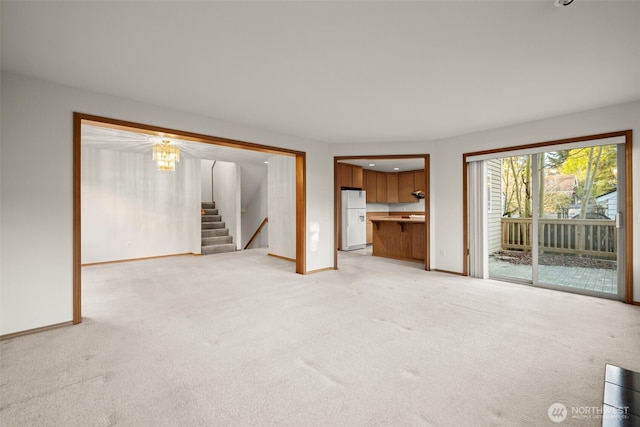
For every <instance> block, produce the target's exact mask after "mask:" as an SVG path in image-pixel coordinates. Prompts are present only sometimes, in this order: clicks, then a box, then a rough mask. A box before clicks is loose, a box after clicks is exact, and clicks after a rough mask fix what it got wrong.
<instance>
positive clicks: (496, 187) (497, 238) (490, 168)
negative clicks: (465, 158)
mask: <svg viewBox="0 0 640 427" xmlns="http://www.w3.org/2000/svg"><path fill="white" fill-rule="evenodd" d="M500 165H501V160H500V159H491V160H487V175H488V177H487V179H488V181H487V184H488V187H489V188H488V189H487V191H488V192H489V195H488V197H489V203H488V206H487V223H488V224H487V228H488V234H489V253H490V254H492V253H494V252H496V251H499V250H500V249H501V240H502V237H501V234H502V229H501V222H500V220H501V218H502V175H501V167H500Z"/></svg>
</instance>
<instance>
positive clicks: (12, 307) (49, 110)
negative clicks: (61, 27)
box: [0, 72, 333, 335]
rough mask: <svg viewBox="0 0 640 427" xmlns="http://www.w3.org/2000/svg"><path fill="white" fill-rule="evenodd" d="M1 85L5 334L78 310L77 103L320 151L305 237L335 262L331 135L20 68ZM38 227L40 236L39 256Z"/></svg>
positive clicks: (321, 258)
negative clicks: (236, 120) (325, 137)
mask: <svg viewBox="0 0 640 427" xmlns="http://www.w3.org/2000/svg"><path fill="white" fill-rule="evenodd" d="M0 87H1V90H0V111H1V117H0V132H1V134H0V138H1V140H2V146H1V150H2V154H1V155H0V159H1V162H2V163H1V164H0V174H1V178H0V183H1V188H0V195H1V198H2V200H1V202H2V203H1V204H0V233H1V235H2V240H1V242H0V265H1V266H2V269H1V272H0V299H1V301H0V334H2V335H4V334H9V333H13V332H18V331H23V330H28V329H32V328H38V327H42V326H47V325H52V324H56V323H61V322H67V321H70V320H72V318H73V310H72V290H73V283H72V281H73V280H72V279H73V275H72V266H73V259H72V255H73V247H72V246H73V245H72V243H73V200H72V195H73V191H72V183H73V178H72V174H73V164H72V159H73V156H72V147H73V144H72V136H73V129H72V118H73V117H72V113H73V112H74V111H77V112H81V113H86V114H94V115H97V116H104V117H109V118H114V119H120V120H128V121H131V122H136V123H143V124H148V125H154V126H161V127H166V128H170V129H176V130H182V131H188V132H194V133H200V134H204V135H214V136H219V137H223V138H231V139H237V140H241V141H248V142H254V143H258V144H264V145H270V146H275V147H282V148H288V149H293V150H298V151H302V152H306V153H307V157H308V158H313V159H314V161H313V162H307V212H306V214H307V241H308V242H309V241H311V239H312V237H313V236H317V242H316V244H315V245H314V246H312V245H307V253H306V255H307V270H314V269H322V268H327V267H332V266H333V250H332V249H333V232H332V230H333V202H332V200H333V193H332V191H333V183H332V180H331V179H327V172H329V174H330V173H331V170H332V166H331V165H332V162H333V160H332V158H331V157H330V155H329V148H328V145H327V144H324V143H319V142H317V141H310V140H305V139H303V138H298V137H293V136H290V135H283V134H278V133H275V132H269V131H265V130H260V129H255V128H251V127H247V126H241V125H236V124H232V123H227V122H223V121H220V120H215V119H212V118H211V117H205V116H198V115H194V114H189V113H185V112H181V111H175V110H171V109H168V108H161V107H157V106H153V105H149V104H144V103H141V102H136V101H132V100H128V99H124V98H118V97H114V96H110V95H105V94H100V93H96V92H89V91H85V90H81V89H75V88H71V87H67V86H62V85H57V84H53V83H48V82H45V81H42V80H37V79H32V78H29V77H26V76H20V75H16V74H12V73H5V72H3V73H2V74H1V76H0ZM43 212H46V218H47V220H46V221H43V220H42V218H43ZM312 230H320V232H319V233H318V232H317V231H312ZM30 236H38V239H37V243H38V253H39V254H40V255H38V256H35V249H34V240H33V239H32V238H29V237H30ZM42 254H44V255H42ZM85 314H86V315H90V313H85Z"/></svg>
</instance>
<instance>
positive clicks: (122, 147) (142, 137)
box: [81, 124, 275, 166]
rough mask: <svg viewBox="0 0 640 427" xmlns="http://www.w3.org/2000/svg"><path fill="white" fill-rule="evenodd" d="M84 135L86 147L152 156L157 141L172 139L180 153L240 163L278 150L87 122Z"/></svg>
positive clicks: (255, 161)
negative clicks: (220, 143) (190, 139)
mask: <svg viewBox="0 0 640 427" xmlns="http://www.w3.org/2000/svg"><path fill="white" fill-rule="evenodd" d="M81 135H82V138H81V141H82V146H83V147H88V148H101V149H106V150H115V151H127V152H133V153H144V154H149V156H151V154H152V151H153V145H154V144H157V143H159V142H160V141H161V140H163V139H169V140H170V143H171V144H172V145H177V146H178V147H180V156H181V157H185V158H194V159H207V160H218V161H223V162H232V163H238V164H240V165H247V164H251V165H264V162H265V161H267V160H268V159H269V158H270V157H273V156H275V154H271V153H263V152H259V151H253V150H241V149H237V148H229V147H225V146H222V145H215V144H206V143H201V142H193V141H186V140H181V139H177V138H166V137H159V136H154V135H149V134H147V133H142V132H133V131H127V130H120V129H113V128H106V127H100V126H92V125H86V124H83V125H82V127H81ZM264 166H266V165H264Z"/></svg>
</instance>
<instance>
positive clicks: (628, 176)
mask: <svg viewBox="0 0 640 427" xmlns="http://www.w3.org/2000/svg"><path fill="white" fill-rule="evenodd" d="M617 136H623V137H625V176H624V182H625V210H626V216H627V218H626V219H624V220H625V252H626V253H625V258H624V260H625V265H624V276H625V292H624V301H625V302H626V303H628V304H631V303H633V302H634V301H633V168H632V166H633V157H632V153H633V150H632V144H633V130H631V129H628V130H623V131H617V132H607V133H599V134H594V135H586V136H579V137H574V138H565V139H558V140H554V141H546V142H539V143H534V144H525V145H514V146H509V147H504V148H495V149H491V150H483V151H474V152H469V153H463V154H462V193H463V195H462V230H463V232H462V238H463V241H464V244H463V250H464V254H463V256H464V258H463V259H464V265H463V275H464V276H468V275H469V224H468V222H469V212H468V207H467V198H468V187H467V157H471V156H479V155H486V154H500V153H508V152H510V151H516V150H523V149H529V148H543V147H548V146H554V145H562V144H569V143H572V142H583V141H592V140H598V139H606V138H615V137H617ZM436 271H438V270H436Z"/></svg>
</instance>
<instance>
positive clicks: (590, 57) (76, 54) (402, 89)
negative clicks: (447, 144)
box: [0, 0, 640, 143]
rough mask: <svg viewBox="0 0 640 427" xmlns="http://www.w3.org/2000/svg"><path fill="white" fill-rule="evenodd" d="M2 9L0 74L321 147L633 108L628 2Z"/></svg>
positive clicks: (638, 28)
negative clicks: (171, 110)
mask: <svg viewBox="0 0 640 427" xmlns="http://www.w3.org/2000/svg"><path fill="white" fill-rule="evenodd" d="M0 8H1V9H0V13H1V22H0V24H1V28H0V35H1V39H2V40H1V55H2V57H1V66H2V69H3V70H7V71H10V72H15V73H20V74H25V75H30V76H34V77H37V78H42V79H45V80H50V81H54V82H58V83H61V84H66V85H70V86H75V87H80V88H84V89H88V90H93V91H98V92H104V93H109V94H113V95H117V96H122V97H126V98H131V99H135V100H138V101H142V102H146V103H150V104H154V105H159V106H166V107H170V108H174V109H178V110H183V111H187V112H192V113H196V114H202V115H206V116H210V117H215V118H217V119H221V120H227V121H231V122H235V123H239V124H246V125H250V126H255V127H259V128H264V129H269V130H274V131H279V132H283V133H287V134H292V135H298V136H301V137H306V138H310V139H315V140H320V141H326V142H335V143H341V142H374V141H399V140H429V139H437V138H441V137H446V136H453V135H457V134H462V133H468V132H472V131H478V130H483V129H489V128H495V127H499V126H505V125H509V124H514V123H520V122H525V121H530V120H535V119H540V118H545V117H550V116H555V115H559V114H564V113H571V112H575V111H581V110H586V109H590V108H596V107H600V106H606V105H611V104H616V103H621V102H626V101H632V100H637V99H640V73H639V72H638V70H639V69H640V2H638V1H588V0H576V1H574V2H573V4H571V5H570V6H567V7H554V1H553V0H537V1H518V0H505V1H492V2H490V1H407V2H405V1H318V2H312V1H286V2H275V1H257V2H249V1H237V2H227V1H225V2H221V1H195V2H186V1H171V2H156V1H125V2H115V1H102V2H97V1H96V2H71V1H45V2H35V1H2V2H0ZM120 119H123V120H126V119H127V118H126V117H122V118H120Z"/></svg>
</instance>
